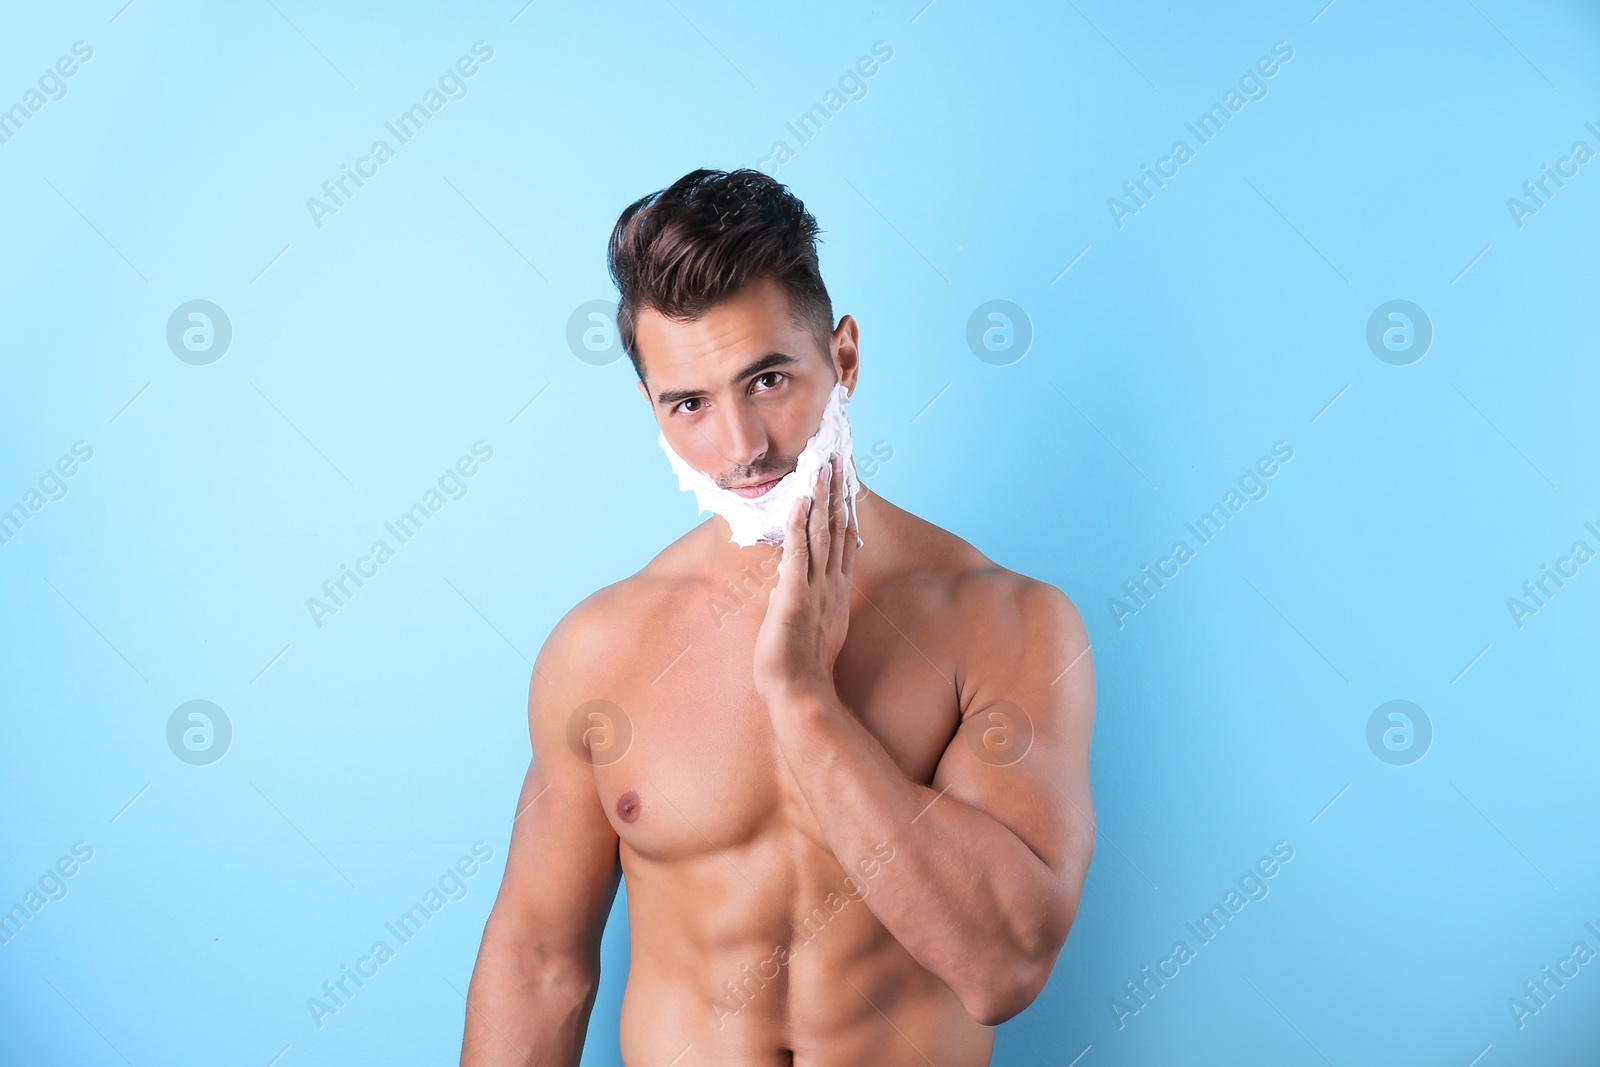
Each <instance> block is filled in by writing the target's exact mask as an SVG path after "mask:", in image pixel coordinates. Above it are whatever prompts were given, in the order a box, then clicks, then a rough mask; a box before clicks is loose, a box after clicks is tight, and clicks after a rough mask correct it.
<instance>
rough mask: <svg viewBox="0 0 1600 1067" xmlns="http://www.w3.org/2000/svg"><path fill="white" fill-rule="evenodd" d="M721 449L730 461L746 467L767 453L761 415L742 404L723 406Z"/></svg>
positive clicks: (765, 429)
mask: <svg viewBox="0 0 1600 1067" xmlns="http://www.w3.org/2000/svg"><path fill="white" fill-rule="evenodd" d="M722 410H723V426H722V441H723V446H722V447H723V451H724V452H725V453H726V455H727V459H728V461H729V462H730V463H733V464H736V465H737V466H740V467H748V466H750V465H751V464H752V463H755V462H756V461H757V460H759V459H760V458H761V457H762V456H764V455H766V454H767V446H768V444H769V441H768V438H767V428H766V426H764V425H763V424H762V422H761V417H760V415H759V414H757V413H756V412H754V411H751V410H750V409H748V408H746V407H744V406H743V405H738V404H735V405H728V406H724V407H723V409H722Z"/></svg>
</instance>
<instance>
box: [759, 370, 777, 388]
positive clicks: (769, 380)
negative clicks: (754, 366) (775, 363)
mask: <svg viewBox="0 0 1600 1067" xmlns="http://www.w3.org/2000/svg"><path fill="white" fill-rule="evenodd" d="M781 381H783V375H782V374H780V373H778V372H777V371H775V370H769V371H767V373H765V374H762V375H759V376H757V378H756V380H755V384H756V385H757V386H759V387H760V388H762V389H771V388H772V387H773V386H775V385H777V384H778V383H779V382H781Z"/></svg>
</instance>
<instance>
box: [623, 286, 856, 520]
mask: <svg viewBox="0 0 1600 1067" xmlns="http://www.w3.org/2000/svg"><path fill="white" fill-rule="evenodd" d="M634 332H635V344H636V345H637V347H638V350H639V353H640V356H641V364H642V366H643V368H644V374H645V380H644V381H643V382H641V383H640V384H639V390H640V392H642V393H643V394H644V395H645V397H646V399H648V400H649V401H650V406H651V407H652V409H654V411H655V415H656V422H657V423H658V424H659V425H660V427H661V432H662V434H664V435H665V436H666V439H667V444H669V445H671V446H672V450H673V451H674V452H676V453H677V454H678V455H679V456H682V457H683V459H684V461H685V462H687V463H688V464H689V465H690V466H692V467H694V468H695V469H696V470H700V471H704V472H705V473H706V474H708V475H709V476H710V477H711V478H712V479H713V480H714V481H715V482H716V483H717V484H718V485H719V486H721V487H722V488H724V489H731V490H733V491H734V492H736V493H738V494H739V495H740V496H743V497H749V498H751V499H754V498H756V497H759V496H762V495H764V494H765V493H767V492H768V491H769V490H771V489H772V487H773V486H774V485H776V484H777V483H778V481H779V480H780V479H781V478H782V477H783V476H784V475H785V474H788V473H789V472H790V471H792V470H794V469H795V463H796V461H797V459H798V457H799V455H800V451H801V449H803V448H804V447H805V444H806V441H808V440H809V439H810V438H811V435H812V434H814V433H816V432H817V426H818V424H819V423H820V422H821V421H822V409H823V408H824V407H826V406H827V404H828V396H829V394H830V393H831V392H832V391H833V385H834V382H835V381H836V380H837V381H840V382H843V383H844V386H845V388H846V389H848V390H851V391H854V389H855V382H856V324H855V321H854V320H853V319H852V318H851V317H850V316H848V315H846V316H845V317H844V318H843V319H841V320H840V321H839V325H838V326H837V327H836V328H835V329H834V331H833V335H832V338H831V343H830V345H829V348H828V349H826V350H824V349H822V348H819V347H818V345H817V341H816V338H814V337H813V336H812V335H811V333H810V332H809V331H808V330H806V329H805V328H803V327H801V326H798V325H796V324H795V323H794V322H793V321H792V320H791V319H790V315H789V304H788V298H787V296H786V294H785V293H784V291H783V289H782V287H781V286H780V285H779V284H778V283H777V282H776V281H773V280H772V279H770V278H761V279H757V280H756V281H753V282H751V283H750V284H748V285H746V286H745V287H744V288H743V289H741V290H739V292H737V293H736V294H734V295H733V296H732V297H729V298H728V299H727V300H725V301H723V302H722V303H720V304H718V305H716V306H715V307H713V308H711V309H710V310H709V311H707V312H706V314H705V315H704V316H702V317H701V318H699V319H697V320H695V321H694V322H673V321H672V320H670V319H667V318H665V317H664V316H662V315H661V314H660V313H658V312H656V311H653V310H645V311H641V312H640V313H639V316H638V318H637V319H636V320H635V326H634ZM836 371H837V376H836Z"/></svg>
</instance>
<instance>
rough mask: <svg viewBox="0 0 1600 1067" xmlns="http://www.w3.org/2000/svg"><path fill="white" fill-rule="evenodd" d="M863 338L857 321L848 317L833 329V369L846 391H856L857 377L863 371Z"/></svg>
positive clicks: (831, 345) (831, 346)
mask: <svg viewBox="0 0 1600 1067" xmlns="http://www.w3.org/2000/svg"><path fill="white" fill-rule="evenodd" d="M860 344H861V336H860V331H859V330H858V329H857V327H856V320H855V319H854V318H853V317H851V316H849V315H846V316H845V317H844V318H842V319H840V320H839V325H837V326H835V327H834V328H833V340H832V342H831V344H830V348H831V350H832V351H831V353H830V354H831V355H832V357H833V369H834V372H835V373H836V374H838V375H839V384H840V385H843V386H844V387H845V391H846V392H849V393H854V392H855V391H856V375H857V374H858V373H859V372H860V370H861V347H860Z"/></svg>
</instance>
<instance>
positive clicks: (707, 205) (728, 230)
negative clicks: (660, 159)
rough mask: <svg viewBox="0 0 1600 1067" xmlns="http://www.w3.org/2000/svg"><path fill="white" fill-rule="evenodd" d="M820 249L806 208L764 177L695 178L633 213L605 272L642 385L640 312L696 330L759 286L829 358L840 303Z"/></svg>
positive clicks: (744, 172)
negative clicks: (771, 292) (695, 324)
mask: <svg viewBox="0 0 1600 1067" xmlns="http://www.w3.org/2000/svg"><path fill="white" fill-rule="evenodd" d="M816 242H817V220H816V219H815V218H813V217H812V216H811V214H810V213H809V212H808V211H806V206H805V205H804V204H803V203H801V202H800V199H799V198H798V197H796V196H795V195H794V194H793V193H791V192H790V191H789V190H788V188H787V187H785V186H784V185H783V184H782V183H781V182H779V181H778V180H777V179H776V178H773V177H771V176H770V175H767V174H763V173H762V172H761V171H759V170H751V169H748V168H744V169H740V170H734V171H720V170H704V169H702V170H696V171H691V172H690V173H688V174H685V175H684V176H683V177H681V178H679V179H678V180H677V181H675V182H673V183H672V184H671V185H670V186H668V187H667V188H665V189H662V190H660V191H659V192H654V193H651V194H650V195H649V196H645V197H641V198H640V199H638V200H636V201H634V202H633V203H632V204H630V205H628V208H627V210H625V211H624V212H623V213H622V215H621V217H619V218H618V219H617V224H616V226H615V227H614V228H613V229H612V231H611V241H610V244H609V246H608V248H607V250H606V265H607V267H608V268H609V269H610V271H611V279H612V281H614V282H615V283H616V286H617V290H618V292H620V293H621V294H622V298H621V300H619V301H618V303H617V333H618V334H619V335H620V337H621V340H622V348H623V351H625V352H627V353H628V358H629V359H630V360H632V361H633V369H634V372H635V373H636V374H638V375H639V379H640V381H643V380H644V365H643V363H642V361H641V360H640V357H639V347H638V341H637V336H636V333H635V321H636V317H637V316H638V314H639V312H641V311H643V310H645V309H650V310H653V311H655V312H657V313H658V314H661V315H663V316H665V317H666V318H669V319H675V320H678V321H680V322H692V321H694V320H695V319H698V318H700V317H701V316H702V315H704V314H705V313H706V312H707V311H709V310H710V309H711V308H712V307H714V306H715V305H716V304H718V303H720V302H722V301H723V300H726V299H728V298H729V297H731V296H733V295H734V294H735V293H736V292H738V291H739V290H740V289H741V288H743V287H744V286H745V285H746V284H747V283H749V282H752V281H755V280H757V279H759V278H772V279H773V280H774V281H776V282H777V283H778V284H779V285H780V286H781V287H782V288H783V291H784V293H785V294H786V296H787V297H788V301H789V313H790V315H791V316H792V318H793V321H794V323H795V325H797V326H800V327H801V328H803V329H807V330H809V331H810V332H811V335H812V336H813V337H814V338H816V341H817V344H818V345H819V346H820V347H821V348H822V349H823V351H824V353H826V352H827V350H828V346H829V339H830V337H831V335H832V333H833V303H832V301H830V300H829V299H828V289H827V287H826V286H825V285H823V284H822V274H821V272H820V271H819V270H818V269H817V243H816Z"/></svg>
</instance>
